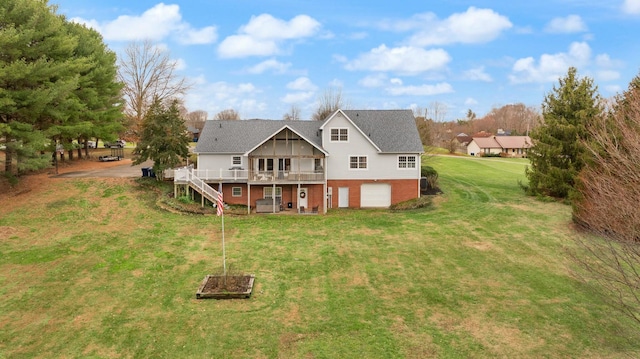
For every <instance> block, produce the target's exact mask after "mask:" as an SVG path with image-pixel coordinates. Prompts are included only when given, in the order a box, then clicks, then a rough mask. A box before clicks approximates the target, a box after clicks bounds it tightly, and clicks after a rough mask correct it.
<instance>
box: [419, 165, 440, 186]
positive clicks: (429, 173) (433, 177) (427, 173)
mask: <svg viewBox="0 0 640 359" xmlns="http://www.w3.org/2000/svg"><path fill="white" fill-rule="evenodd" d="M420 174H421V175H422V177H425V178H426V179H427V188H436V187H437V186H438V171H436V170H435V169H434V168H433V167H431V166H422V168H421V169H420Z"/></svg>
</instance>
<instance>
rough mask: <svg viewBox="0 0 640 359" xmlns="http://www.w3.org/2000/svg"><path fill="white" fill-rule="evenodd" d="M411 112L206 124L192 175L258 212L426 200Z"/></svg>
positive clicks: (228, 199) (348, 113) (346, 113)
mask: <svg viewBox="0 0 640 359" xmlns="http://www.w3.org/2000/svg"><path fill="white" fill-rule="evenodd" d="M422 152H423V148H422V143H421V141H420V135H419V134H418V130H417V128H416V124H415V120H414V117H413V113H412V112H411V110H362V111H361V110H338V111H336V112H335V113H333V114H332V115H331V116H330V117H329V118H327V119H326V120H325V121H282V120H231V121H218V120H211V121H207V122H206V125H205V127H204V129H203V131H202V134H201V136H200V140H199V141H198V144H197V146H196V149H195V153H196V154H197V155H198V169H197V170H194V171H193V174H194V175H195V176H197V177H198V178H200V179H202V180H203V181H204V182H206V183H207V184H209V185H210V186H211V187H213V188H215V189H217V188H218V186H219V185H220V184H222V192H223V195H224V202H225V203H228V204H244V205H248V206H250V207H251V208H254V209H257V210H258V211H268V212H277V211H280V210H282V209H285V208H292V209H296V210H298V211H300V210H302V209H304V210H305V211H306V212H319V213H325V212H326V211H327V209H328V208H332V207H334V208H335V207H345V208H347V207H348V208H364V207H389V206H390V205H392V204H395V203H398V202H403V201H406V200H409V199H412V198H417V197H419V196H420V155H421V154H422Z"/></svg>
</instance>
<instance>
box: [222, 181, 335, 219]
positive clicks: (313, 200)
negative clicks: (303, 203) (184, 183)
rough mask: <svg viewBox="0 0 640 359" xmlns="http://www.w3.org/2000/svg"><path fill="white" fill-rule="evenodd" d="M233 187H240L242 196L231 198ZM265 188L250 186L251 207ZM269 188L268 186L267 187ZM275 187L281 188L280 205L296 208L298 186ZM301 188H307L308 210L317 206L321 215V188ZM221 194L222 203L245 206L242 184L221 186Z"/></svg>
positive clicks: (310, 186)
mask: <svg viewBox="0 0 640 359" xmlns="http://www.w3.org/2000/svg"><path fill="white" fill-rule="evenodd" d="M211 186H212V187H213V188H214V189H216V190H217V189H218V185H217V184H213V185H211ZM233 187H242V196H240V197H233V196H232V195H231V193H232V188H233ZM264 187H267V186H251V207H252V208H255V206H256V200H259V199H261V198H263V196H264V191H263V188H264ZM268 187H270V186H268ZM276 187H282V205H283V206H284V208H287V203H289V202H291V203H292V207H293V208H298V203H297V200H298V186H297V185H277V186H276ZM301 187H303V188H307V203H308V205H309V208H313V207H315V206H318V212H320V213H322V211H323V208H324V196H323V194H322V190H323V186H322V185H321V184H314V185H308V184H307V185H301ZM222 194H223V196H224V201H225V202H226V203H228V204H243V205H246V204H247V185H246V184H244V183H238V184H231V183H227V184H223V185H222Z"/></svg>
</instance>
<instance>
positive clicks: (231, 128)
mask: <svg viewBox="0 0 640 359" xmlns="http://www.w3.org/2000/svg"><path fill="white" fill-rule="evenodd" d="M320 125H321V123H320V122H319V121H283V120H208V121H207V122H206V123H205V126H204V128H203V129H202V133H201V134H200V140H199V141H198V144H197V145H196V149H195V153H198V154H201V153H241V154H243V153H247V152H249V151H250V150H251V149H252V148H255V147H257V146H258V145H260V144H261V143H263V142H264V141H266V140H268V139H269V138H271V137H272V136H273V135H274V134H276V133H278V132H279V131H280V130H282V129H283V128H285V127H288V128H289V129H291V130H292V131H294V132H295V133H296V134H298V135H299V136H300V137H302V138H304V139H305V140H306V141H307V142H309V143H310V144H312V145H313V146H315V147H317V148H319V149H321V148H322V138H321V136H320V130H319V129H320Z"/></svg>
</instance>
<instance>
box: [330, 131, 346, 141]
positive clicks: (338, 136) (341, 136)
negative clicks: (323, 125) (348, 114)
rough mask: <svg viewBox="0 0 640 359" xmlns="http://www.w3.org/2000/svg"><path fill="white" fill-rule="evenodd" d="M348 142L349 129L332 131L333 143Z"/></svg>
mask: <svg viewBox="0 0 640 359" xmlns="http://www.w3.org/2000/svg"><path fill="white" fill-rule="evenodd" d="M347 141H349V129H347V128H332V129H331V142H347Z"/></svg>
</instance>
